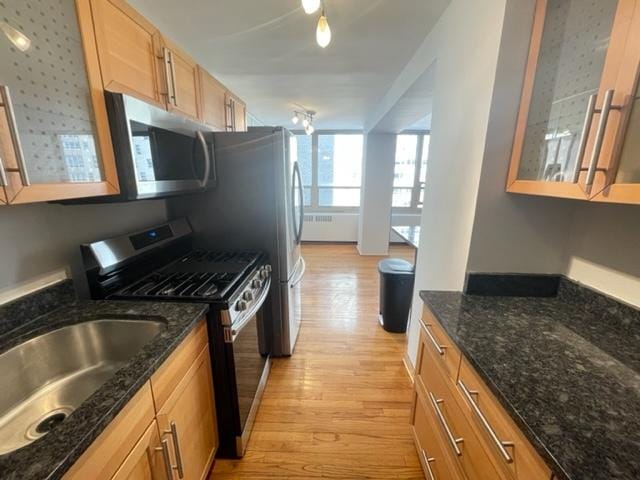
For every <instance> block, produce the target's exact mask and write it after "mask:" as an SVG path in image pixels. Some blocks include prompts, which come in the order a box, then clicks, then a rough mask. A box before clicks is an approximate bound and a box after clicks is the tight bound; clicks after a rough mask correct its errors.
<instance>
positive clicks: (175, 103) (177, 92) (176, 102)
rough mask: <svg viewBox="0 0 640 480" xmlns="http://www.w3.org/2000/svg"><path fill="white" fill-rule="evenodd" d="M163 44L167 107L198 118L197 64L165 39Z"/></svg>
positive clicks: (198, 88)
mask: <svg viewBox="0 0 640 480" xmlns="http://www.w3.org/2000/svg"><path fill="white" fill-rule="evenodd" d="M163 40H164V45H163V55H162V56H163V61H164V66H165V78H166V83H167V91H168V92H169V96H168V102H167V108H168V109H169V110H170V111H176V112H178V113H181V114H183V115H186V116H188V117H191V118H194V119H199V118H200V86H199V85H200V82H199V80H198V76H199V75H198V64H197V63H196V62H195V61H194V60H193V59H192V58H191V57H189V56H188V55H187V54H186V53H184V52H183V51H182V50H180V48H178V47H177V46H176V45H175V44H173V43H172V42H170V41H169V40H167V39H163Z"/></svg>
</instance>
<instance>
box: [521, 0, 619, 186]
mask: <svg viewBox="0 0 640 480" xmlns="http://www.w3.org/2000/svg"><path fill="white" fill-rule="evenodd" d="M617 4H618V2H617V0H549V2H548V5H547V13H546V17H545V23H544V31H543V36H542V43H541V46H540V55H539V58H538V65H537V68H536V74H535V81H534V89H533V95H532V98H531V105H530V108H529V117H528V118H527V127H526V132H525V138H524V145H523V150H522V156H521V160H520V171H519V172H518V178H520V179H524V180H542V179H544V180H549V181H571V179H572V174H573V171H574V169H575V165H576V156H577V153H578V152H577V151H578V143H579V141H580V133H581V130H582V125H583V122H584V116H585V113H586V109H587V102H588V100H589V96H590V95H591V94H593V93H597V91H598V86H599V85H600V77H601V76H602V70H603V68H604V61H605V57H606V54H607V47H608V44H609V37H610V35H611V30H612V27H613V18H614V15H615V11H616V7H617Z"/></svg>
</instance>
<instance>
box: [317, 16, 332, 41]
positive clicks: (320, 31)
mask: <svg viewBox="0 0 640 480" xmlns="http://www.w3.org/2000/svg"><path fill="white" fill-rule="evenodd" d="M316 42H318V45H320V46H321V47H322V48H325V47H326V46H327V45H329V43H331V28H329V22H328V21H327V17H325V15H324V12H322V16H321V17H320V19H319V20H318V28H316Z"/></svg>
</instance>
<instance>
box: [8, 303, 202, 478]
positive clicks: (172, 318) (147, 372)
mask: <svg viewBox="0 0 640 480" xmlns="http://www.w3.org/2000/svg"><path fill="white" fill-rule="evenodd" d="M207 310H208V306H207V305H205V304H189V303H154V302H128V301H116V302H114V301H81V302H74V303H71V304H69V305H66V306H64V307H62V308H59V309H57V310H55V311H53V312H51V313H49V314H46V315H43V316H40V317H37V318H36V319H34V320H31V321H29V322H27V323H25V324H24V325H22V326H19V327H17V328H13V329H12V330H11V331H10V332H7V333H5V334H4V335H0V353H2V352H4V351H6V350H8V349H9V348H11V347H13V346H15V345H17V344H19V343H21V342H22V341H25V340H27V339H29V338H33V337H35V336H38V335H40V334H43V333H46V332H49V331H52V330H55V329H57V328H60V327H63V326H67V325H72V324H75V323H80V322H83V321H89V320H94V319H99V318H140V317H147V318H148V317H155V318H158V319H161V320H164V321H166V324H167V327H166V329H165V330H163V331H162V332H161V333H160V334H158V335H157V336H156V337H155V338H154V339H153V340H151V341H150V342H149V343H148V344H147V345H145V346H144V347H143V348H142V350H141V351H140V352H139V353H138V354H137V355H136V356H135V357H133V358H132V359H131V361H130V362H129V363H128V364H127V365H126V366H124V367H123V368H121V369H120V370H118V372H116V374H115V375H114V376H113V377H111V378H110V379H109V380H108V381H107V382H106V383H105V384H104V385H102V386H101V387H100V388H99V389H98V390H96V391H95V392H94V393H93V394H92V395H91V396H90V397H89V398H88V399H87V400H86V401H85V402H84V403H82V405H81V406H80V407H79V408H78V409H77V410H75V411H74V412H73V413H72V414H71V415H70V416H69V417H68V418H67V419H66V420H65V421H64V422H62V423H61V424H59V425H58V426H57V427H55V428H54V429H53V430H52V431H51V432H49V433H48V434H47V435H45V436H43V437H41V438H39V439H38V440H36V441H35V442H33V443H31V444H29V445H27V446H25V447H23V448H21V449H19V450H16V451H14V452H11V453H7V454H5V455H1V456H0V477H1V478H2V479H12V480H13V479H38V480H40V479H58V478H61V477H62V476H63V474H64V472H66V471H67V470H68V469H69V468H70V467H71V465H73V463H74V462H75V461H76V460H77V459H78V458H79V457H80V456H81V455H82V453H83V452H84V451H85V450H86V449H87V448H88V447H89V446H90V445H91V443H92V442H93V440H95V439H96V437H97V436H98V435H99V434H100V433H101V432H102V431H103V430H104V429H105V428H106V427H107V425H109V423H110V422H111V420H113V418H114V417H115V416H116V415H117V414H118V412H119V411H120V410H121V409H122V408H123V407H124V406H125V405H126V404H127V402H128V401H129V400H130V399H131V397H133V395H134V394H135V393H136V392H137V391H138V390H139V389H140V387H141V386H142V385H143V384H144V383H145V382H146V381H147V380H148V379H149V378H150V377H151V375H152V373H153V372H155V371H156V370H157V368H158V367H159V366H160V365H161V364H162V362H163V361H164V360H165V359H166V358H167V357H168V356H169V355H170V354H171V352H173V350H174V349H175V348H176V347H177V346H178V345H179V344H180V342H181V341H182V340H183V339H184V338H185V337H186V335H187V334H188V333H189V332H190V331H191V330H192V329H193V327H194V326H195V325H196V323H197V321H198V320H199V319H200V318H201V317H202V315H203V314H204V313H205V312H206V311H207Z"/></svg>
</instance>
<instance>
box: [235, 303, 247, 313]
mask: <svg viewBox="0 0 640 480" xmlns="http://www.w3.org/2000/svg"><path fill="white" fill-rule="evenodd" d="M246 309H247V302H245V301H244V300H238V301H237V302H236V310H237V311H238V312H244V311H245V310H246Z"/></svg>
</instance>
